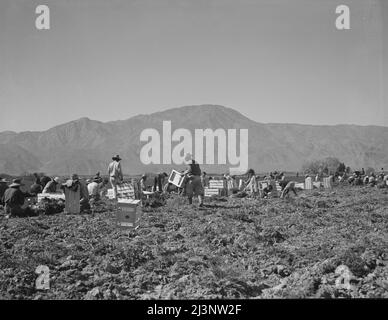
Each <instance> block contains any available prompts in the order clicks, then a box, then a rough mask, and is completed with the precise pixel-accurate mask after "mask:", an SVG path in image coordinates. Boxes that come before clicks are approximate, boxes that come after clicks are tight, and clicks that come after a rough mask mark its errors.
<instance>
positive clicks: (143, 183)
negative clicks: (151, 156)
mask: <svg viewBox="0 0 388 320" xmlns="http://www.w3.org/2000/svg"><path fill="white" fill-rule="evenodd" d="M146 181H147V176H146V175H145V174H143V175H142V176H141V179H140V181H139V189H140V191H147V186H146Z"/></svg>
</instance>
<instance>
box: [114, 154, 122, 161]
mask: <svg viewBox="0 0 388 320" xmlns="http://www.w3.org/2000/svg"><path fill="white" fill-rule="evenodd" d="M112 160H116V161H120V160H122V159H121V158H120V156H119V155H118V154H117V155H115V156H114V157H112Z"/></svg>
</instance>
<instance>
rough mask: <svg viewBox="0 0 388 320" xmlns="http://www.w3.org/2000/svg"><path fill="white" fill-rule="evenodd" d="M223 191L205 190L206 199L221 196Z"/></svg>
mask: <svg viewBox="0 0 388 320" xmlns="http://www.w3.org/2000/svg"><path fill="white" fill-rule="evenodd" d="M220 190H221V189H216V188H204V195H205V197H213V196H219V195H220Z"/></svg>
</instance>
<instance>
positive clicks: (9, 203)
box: [2, 179, 27, 217]
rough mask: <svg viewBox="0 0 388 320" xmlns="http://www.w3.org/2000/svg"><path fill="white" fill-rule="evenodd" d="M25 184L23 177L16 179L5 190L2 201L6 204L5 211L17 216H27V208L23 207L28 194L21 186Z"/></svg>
mask: <svg viewBox="0 0 388 320" xmlns="http://www.w3.org/2000/svg"><path fill="white" fill-rule="evenodd" d="M21 186H24V184H22V182H21V179H14V180H13V181H12V183H11V184H10V185H9V187H8V189H7V190H5V192H4V195H3V198H2V202H3V203H4V205H5V208H4V211H5V213H6V214H10V215H11V216H16V217H24V216H26V215H27V214H26V209H23V208H22V206H23V205H24V201H25V197H26V194H25V193H24V192H23V191H21V190H20V187H21Z"/></svg>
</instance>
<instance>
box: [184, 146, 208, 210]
mask: <svg viewBox="0 0 388 320" xmlns="http://www.w3.org/2000/svg"><path fill="white" fill-rule="evenodd" d="M190 160H191V163H189V165H188V168H187V170H186V171H184V174H185V175H186V177H187V183H186V194H187V197H188V199H189V204H193V195H196V196H198V200H199V206H200V207H203V196H202V195H203V193H204V191H203V187H202V183H201V168H200V167H199V164H198V163H196V162H195V160H194V159H192V157H191V155H190V154H187V155H186V157H185V161H186V162H189V161H190Z"/></svg>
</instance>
